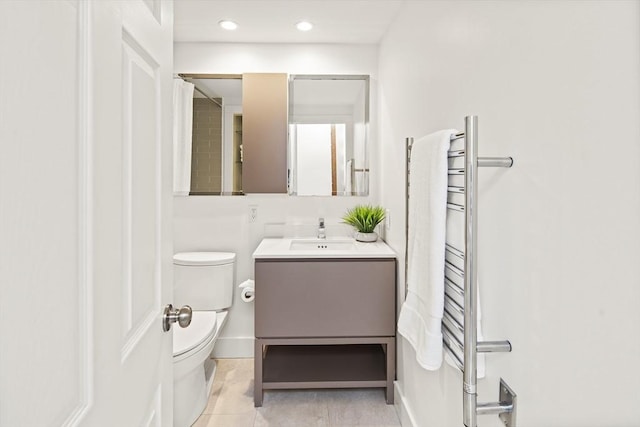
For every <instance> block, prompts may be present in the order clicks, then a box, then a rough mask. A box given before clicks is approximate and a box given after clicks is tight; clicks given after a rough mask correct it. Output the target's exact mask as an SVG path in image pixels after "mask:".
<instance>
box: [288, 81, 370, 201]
mask: <svg viewBox="0 0 640 427" xmlns="http://www.w3.org/2000/svg"><path fill="white" fill-rule="evenodd" d="M289 100H290V105H289V153H288V155H289V194H291V195H298V196H330V195H336V196H345V195H358V196H363V195H368V194H369V166H368V152H367V136H368V135H367V134H368V125H369V76H364V75H292V76H291V77H290V83H289Z"/></svg>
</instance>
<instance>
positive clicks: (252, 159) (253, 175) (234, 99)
mask: <svg viewBox="0 0 640 427" xmlns="http://www.w3.org/2000/svg"><path fill="white" fill-rule="evenodd" d="M179 76H180V77H181V78H182V79H184V80H185V81H188V82H190V83H192V84H193V85H194V91H193V114H192V123H193V128H192V140H191V142H192V144H191V161H190V165H191V170H190V174H189V175H190V180H191V182H190V191H189V192H188V194H189V195H243V194H251V193H270V194H277V193H282V194H287V193H288V194H289V195H291V196H352V195H357V196H363V195H368V193H369V159H368V129H369V76H366V75H299V74H296V75H290V76H288V75H287V74H284V73H247V74H242V75H239V74H233V75H229V74H180V75H179ZM185 194H186V193H185Z"/></svg>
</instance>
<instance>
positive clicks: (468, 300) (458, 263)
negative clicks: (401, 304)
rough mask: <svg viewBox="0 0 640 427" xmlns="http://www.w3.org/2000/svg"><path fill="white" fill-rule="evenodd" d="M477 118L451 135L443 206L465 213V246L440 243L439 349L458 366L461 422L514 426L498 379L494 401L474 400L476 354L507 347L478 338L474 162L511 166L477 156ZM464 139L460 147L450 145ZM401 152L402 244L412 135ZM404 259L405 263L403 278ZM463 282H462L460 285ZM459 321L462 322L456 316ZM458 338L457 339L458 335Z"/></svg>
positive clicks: (508, 397) (512, 407) (512, 409)
mask: <svg viewBox="0 0 640 427" xmlns="http://www.w3.org/2000/svg"><path fill="white" fill-rule="evenodd" d="M477 131H478V118H477V116H467V117H465V131H464V132H461V133H458V134H455V135H452V136H451V145H452V148H451V149H450V150H449V153H448V158H449V169H448V174H449V184H448V188H447V192H448V194H449V196H448V197H447V208H448V209H451V210H454V211H458V212H462V213H463V214H464V245H463V247H461V248H456V247H454V246H453V245H451V244H449V243H447V244H446V248H445V254H446V258H445V299H444V301H445V302H444V315H443V318H442V336H443V343H444V348H445V349H446V350H447V353H448V354H449V355H450V357H451V359H452V360H453V362H454V364H455V365H456V366H457V367H458V368H459V369H460V370H461V371H462V379H463V422H464V425H465V426H466V427H477V416H478V415H486V414H498V416H499V417H500V419H501V420H502V422H503V423H504V424H505V425H506V426H507V427H516V394H515V393H514V392H513V390H511V388H510V387H509V386H508V385H507V384H506V382H505V381H504V380H503V379H502V378H501V379H500V389H499V401H498V402H495V403H478V400H477V398H478V395H477V390H476V385H477V354H478V353H492V352H510V351H511V343H510V342H509V341H506V340H505V341H478V281H477V265H478V262H477V261H478V250H477V248H478V243H477V229H478V197H477V195H478V167H506V168H509V167H511V166H512V165H513V159H512V158H511V157H478V133H477ZM458 140H464V145H463V147H458V148H457V149H456V148H454V146H456V145H459V144H458V143H456V141H458ZM406 142H407V157H406V159H407V160H406V171H407V177H406V186H407V198H406V203H407V205H406V208H407V209H406V213H407V218H406V220H407V222H406V224H407V239H406V241H407V246H406V247H405V249H406V252H405V254H406V253H408V240H409V239H408V224H409V217H408V213H409V185H410V184H411V182H410V163H411V148H412V144H413V138H407V141H406ZM407 273H408V264H407V262H405V278H406V277H407ZM461 284H462V286H461ZM460 320H462V323H461V321H460ZM461 338H462V339H461Z"/></svg>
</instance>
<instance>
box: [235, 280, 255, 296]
mask: <svg viewBox="0 0 640 427" xmlns="http://www.w3.org/2000/svg"><path fill="white" fill-rule="evenodd" d="M238 287H239V288H240V298H241V299H242V301H244V302H251V301H253V300H254V299H255V298H256V290H255V282H254V281H253V280H251V279H249V280H245V281H244V282H242V283H240V284H239V285H238Z"/></svg>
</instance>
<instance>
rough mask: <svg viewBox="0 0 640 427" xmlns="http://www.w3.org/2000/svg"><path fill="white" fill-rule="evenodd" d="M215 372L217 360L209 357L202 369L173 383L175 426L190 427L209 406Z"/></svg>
mask: <svg viewBox="0 0 640 427" xmlns="http://www.w3.org/2000/svg"><path fill="white" fill-rule="evenodd" d="M215 374H216V362H215V360H213V359H207V360H206V361H205V362H204V366H203V367H202V369H197V370H194V371H193V372H192V373H190V374H189V375H186V376H184V377H183V378H182V379H181V380H180V381H176V382H174V383H173V393H174V399H173V400H174V405H173V425H174V427H189V426H191V425H192V424H193V423H195V422H196V420H197V419H198V417H199V416H200V415H201V414H202V411H204V408H205V407H206V406H207V401H208V400H209V395H210V394H211V389H212V388H213V379H214V378H215Z"/></svg>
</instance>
